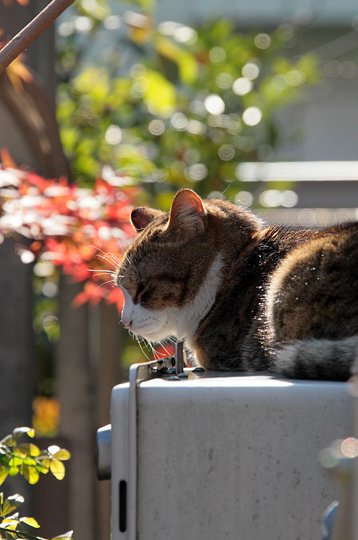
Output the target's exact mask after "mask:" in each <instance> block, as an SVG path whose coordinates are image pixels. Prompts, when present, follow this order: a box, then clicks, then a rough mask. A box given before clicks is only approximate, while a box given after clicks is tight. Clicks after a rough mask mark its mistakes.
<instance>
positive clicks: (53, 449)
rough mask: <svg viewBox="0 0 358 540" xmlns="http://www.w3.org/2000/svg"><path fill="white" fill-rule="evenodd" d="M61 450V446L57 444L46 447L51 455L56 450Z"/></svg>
mask: <svg viewBox="0 0 358 540" xmlns="http://www.w3.org/2000/svg"><path fill="white" fill-rule="evenodd" d="M60 450H61V448H60V447H59V446H57V444H53V445H52V446H49V447H48V448H47V451H48V452H49V453H50V454H51V455H52V456H54V455H55V454H56V453H57V452H59V451H60Z"/></svg>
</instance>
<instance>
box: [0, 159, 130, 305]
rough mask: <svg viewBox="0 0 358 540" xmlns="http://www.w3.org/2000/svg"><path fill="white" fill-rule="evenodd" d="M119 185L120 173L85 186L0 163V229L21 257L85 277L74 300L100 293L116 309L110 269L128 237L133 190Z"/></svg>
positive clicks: (96, 296)
mask: <svg viewBox="0 0 358 540" xmlns="http://www.w3.org/2000/svg"><path fill="white" fill-rule="evenodd" d="M120 184H121V179H120V177H117V178H113V179H112V180H111V181H110V182H106V181H105V180H103V179H98V180H97V181H96V183H95V186H94V188H93V189H87V188H81V187H79V186H77V185H76V184H69V183H68V182H67V180H66V179H61V180H60V181H55V180H48V179H45V178H42V177H41V176H38V175H37V174H34V173H32V172H26V171H22V170H19V169H15V168H12V167H9V166H4V165H3V166H2V167H1V166H0V233H2V234H3V235H4V236H15V237H16V238H17V239H18V241H19V243H20V245H21V253H22V258H23V260H24V261H26V262H32V260H34V259H37V260H45V261H48V262H51V263H52V264H53V265H55V266H59V267H61V268H62V269H63V271H64V273H66V274H69V275H70V276H72V278H73V280H74V281H83V282H85V283H84V288H83V291H82V292H81V293H80V294H79V295H78V296H77V298H76V299H75V304H76V305H81V304H82V303H84V302H87V301H90V302H92V303H98V302H99V301H100V300H101V299H102V298H104V299H105V300H106V301H107V302H110V303H114V304H116V306H117V307H118V309H119V310H120V309H121V307H122V294H121V292H120V290H119V288H117V287H116V288H113V274H114V271H115V267H116V265H117V264H118V262H119V260H120V258H121V254H122V252H123V250H124V249H125V248H126V246H127V245H128V244H129V242H130V241H131V239H132V236H133V230H132V227H131V225H130V223H129V219H128V218H129V215H130V210H131V206H132V202H131V201H132V200H133V197H134V195H135V193H136V188H123V187H121V188H119V185H120ZM24 253H25V254H27V255H26V256H23V255H24Z"/></svg>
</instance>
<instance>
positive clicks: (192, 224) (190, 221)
mask: <svg viewBox="0 0 358 540" xmlns="http://www.w3.org/2000/svg"><path fill="white" fill-rule="evenodd" d="M205 216H206V212H205V208H204V205H203V201H202V200H201V198H200V197H199V195H197V194H196V193H195V192H194V191H192V190H191V189H182V190H180V191H178V193H177V194H176V195H175V197H174V200H173V203H172V207H171V209H170V214H169V223H168V229H171V228H177V227H179V228H181V229H184V230H186V231H188V232H192V233H201V232H203V231H204V228H205Z"/></svg>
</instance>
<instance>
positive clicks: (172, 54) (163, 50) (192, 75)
mask: <svg viewBox="0 0 358 540" xmlns="http://www.w3.org/2000/svg"><path fill="white" fill-rule="evenodd" d="M155 45H156V49H157V51H158V53H159V54H161V55H162V56H165V57H166V58H168V59H169V60H171V61H172V62H175V63H176V64H177V65H178V68H179V73H180V78H181V80H182V82H183V83H185V84H192V83H193V82H194V81H195V79H196V78H197V75H198V66H197V62H196V59H195V56H194V55H193V54H192V53H191V52H189V51H187V50H185V49H183V48H181V47H179V46H178V45H175V44H174V43H173V42H172V41H170V40H169V39H167V38H164V37H161V36H160V37H158V38H157V39H156V42H155Z"/></svg>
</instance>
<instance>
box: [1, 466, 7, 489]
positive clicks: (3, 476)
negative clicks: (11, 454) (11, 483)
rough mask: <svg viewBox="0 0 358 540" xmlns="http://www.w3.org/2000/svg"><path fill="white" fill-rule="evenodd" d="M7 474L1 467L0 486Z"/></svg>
mask: <svg viewBox="0 0 358 540" xmlns="http://www.w3.org/2000/svg"><path fill="white" fill-rule="evenodd" d="M8 474H9V471H8V470H6V469H5V468H3V467H0V486H1V485H2V484H3V483H4V482H5V480H6V478H7V476H8Z"/></svg>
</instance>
